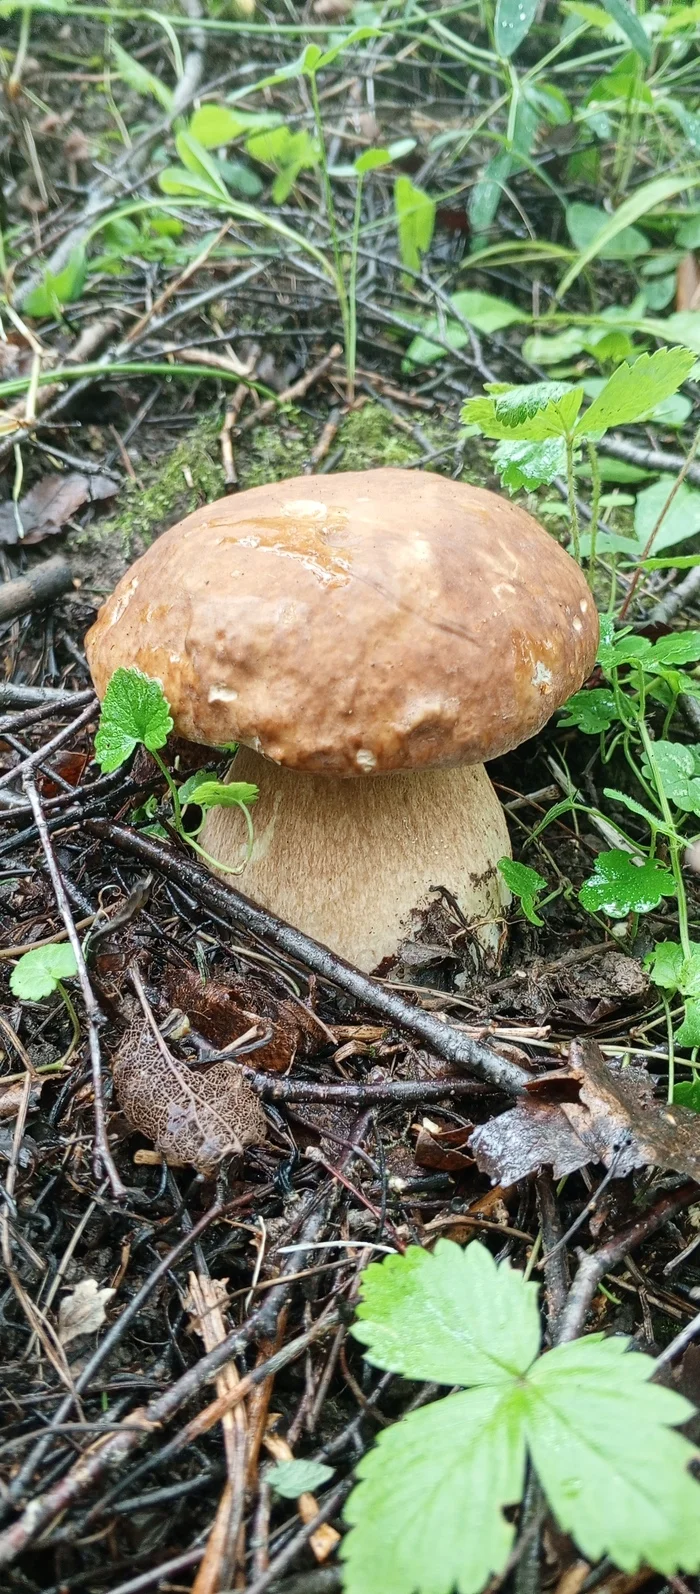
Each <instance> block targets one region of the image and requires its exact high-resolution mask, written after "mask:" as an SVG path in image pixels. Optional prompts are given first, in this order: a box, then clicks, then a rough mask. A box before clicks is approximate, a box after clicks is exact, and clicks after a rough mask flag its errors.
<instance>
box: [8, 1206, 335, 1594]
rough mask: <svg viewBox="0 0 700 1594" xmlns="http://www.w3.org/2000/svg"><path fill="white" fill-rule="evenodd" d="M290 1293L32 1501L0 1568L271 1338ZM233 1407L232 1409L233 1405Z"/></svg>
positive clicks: (298, 1349)
mask: <svg viewBox="0 0 700 1594" xmlns="http://www.w3.org/2000/svg"><path fill="white" fill-rule="evenodd" d="M324 1221H325V1215H324V1213H320V1214H319V1213H318V1212H312V1213H311V1214H310V1217H309V1219H308V1220H307V1222H306V1224H305V1226H304V1233H303V1235H302V1239H305V1240H307V1241H308V1240H313V1239H315V1238H316V1233H317V1232H318V1228H319V1226H320V1225H321V1224H322V1223H323V1222H324ZM303 1260H304V1258H303V1253H302V1256H301V1257H300V1256H299V1253H297V1252H295V1254H294V1257H293V1258H292V1259H291V1266H290V1268H289V1271H290V1272H296V1271H297V1268H298V1265H299V1262H300V1261H301V1262H302V1265H303ZM288 1290H289V1284H288V1283H287V1282H286V1281H284V1282H282V1283H280V1284H277V1285H275V1287H274V1289H271V1290H270V1293H269V1295H268V1297H267V1300H266V1301H265V1303H264V1305H263V1306H260V1307H258V1309H257V1311H256V1312H254V1313H253V1314H252V1316H251V1317H249V1318H248V1320H247V1322H245V1323H243V1324H242V1325H241V1327H240V1328H239V1329H234V1330H233V1331H232V1333H230V1334H229V1335H227V1337H226V1339H225V1340H223V1341H222V1343H221V1345H217V1347H216V1349H215V1350H213V1351H210V1352H209V1354H208V1355H207V1356H203V1357H202V1358H201V1359H200V1361H198V1362H196V1363H195V1365H194V1367H190V1368H188V1370H187V1372H186V1373H183V1374H182V1376H181V1377H180V1378H178V1380H177V1382H176V1383H174V1384H172V1385H171V1386H170V1388H169V1389H166V1390H164V1391H163V1393H162V1394H161V1395H158V1396H157V1397H156V1398H155V1399H154V1400H151V1401H149V1403H148V1405H147V1406H144V1407H141V1408H140V1409H138V1410H137V1411H133V1412H130V1413H129V1415H128V1417H125V1419H124V1423H123V1425H122V1426H121V1427H120V1429H119V1431H118V1432H116V1433H110V1434H109V1435H107V1437H106V1438H105V1440H104V1442H103V1443H102V1444H100V1443H99V1441H98V1443H97V1444H96V1445H93V1446H91V1448H90V1450H89V1451H87V1452H86V1453H85V1455H82V1456H80V1457H79V1459H78V1460H77V1461H76V1462H75V1464H74V1466H72V1467H71V1469H70V1471H69V1472H68V1473H66V1475H65V1477H63V1478H60V1479H59V1480H58V1482H57V1483H55V1484H53V1485H52V1486H51V1487H50V1488H49V1489H47V1490H46V1491H45V1493H44V1494H42V1495H37V1496H36V1497H35V1499H33V1500H31V1501H30V1502H29V1504H28V1506H27V1507H26V1509H25V1511H24V1512H23V1513H22V1515H21V1516H20V1517H18V1519H17V1521H16V1522H13V1524H12V1526H11V1527H9V1528H7V1529H6V1531H5V1532H4V1533H3V1534H0V1566H9V1565H11V1563H12V1562H13V1561H15V1560H16V1559H17V1556H19V1555H22V1554H24V1551H25V1550H26V1549H28V1547H29V1545H30V1544H33V1543H34V1542H35V1540H36V1539H37V1538H39V1536H40V1534H42V1533H43V1532H44V1530H45V1529H46V1528H47V1527H48V1526H49V1524H50V1523H51V1522H53V1520H54V1518H55V1517H57V1516H59V1515H61V1514H62V1513H63V1512H64V1511H66V1510H68V1508H69V1506H71V1505H73V1504H74V1503H75V1502H76V1501H77V1500H79V1499H81V1498H82V1496H83V1495H84V1494H86V1493H87V1491H88V1490H89V1489H90V1488H91V1487H92V1485H93V1484H94V1483H96V1482H97V1481H98V1479H99V1478H101V1477H102V1476H103V1474H104V1473H105V1472H106V1471H107V1470H108V1469H110V1468H112V1467H114V1466H115V1465H118V1464H119V1463H120V1462H122V1461H124V1460H126V1458H127V1456H129V1455H130V1454H131V1452H132V1451H133V1450H135V1449H136V1448H137V1446H138V1445H139V1444H140V1443H142V1442H143V1440H144V1439H146V1438H147V1437H148V1436H149V1435H150V1434H152V1433H153V1432H154V1431H157V1430H159V1429H160V1428H161V1426H162V1425H163V1424H164V1423H166V1422H169V1420H170V1419H171V1417H174V1415H175V1413H176V1412H177V1411H179V1410H180V1408H181V1407H182V1406H184V1405H185V1403H186V1402H187V1401H188V1400H191V1399H192V1397H193V1396H194V1395H196V1394H197V1393H198V1392H199V1391H200V1390H201V1389H203V1388H204V1386H205V1384H207V1383H208V1382H209V1380H210V1379H211V1378H212V1377H213V1376H214V1375H215V1374H216V1373H217V1372H218V1371H219V1369H220V1368H221V1367H223V1366H224V1365H225V1363H226V1362H227V1361H230V1359H231V1357H232V1356H237V1355H240V1353H241V1351H243V1350H245V1348H246V1346H247V1345H249V1344H250V1343H251V1341H255V1340H256V1339H258V1338H263V1337H267V1336H269V1334H270V1330H271V1328H274V1324H275V1322H276V1319H277V1315H278V1312H279V1311H280V1309H281V1307H282V1305H283V1304H284V1302H285V1301H286V1299H287V1293H288ZM336 1326H337V1319H336V1317H335V1314H329V1315H328V1317H327V1318H326V1319H325V1320H324V1322H323V1323H316V1324H315V1325H314V1326H313V1327H312V1328H311V1329H309V1330H308V1331H307V1333H305V1334H301V1335H299V1336H298V1338H297V1339H294V1340H291V1341H290V1343H289V1344H288V1345H286V1346H285V1347H284V1349H283V1350H281V1351H279V1352H278V1353H277V1354H276V1355H275V1356H272V1357H271V1358H270V1360H269V1361H268V1362H266V1363H263V1364H262V1365H261V1366H260V1367H256V1368H255V1370H254V1371H253V1372H252V1373H248V1374H247V1376H246V1377H245V1378H242V1379H241V1382H240V1384H239V1385H238V1389H237V1391H236V1393H237V1395H238V1398H239V1399H241V1400H242V1399H245V1397H246V1396H247V1395H248V1394H249V1393H250V1390H251V1389H253V1388H255V1386H256V1384H258V1383H261V1382H262V1381H263V1379H265V1378H267V1377H269V1375H270V1373H271V1372H272V1371H277V1370H278V1369H279V1368H281V1367H286V1366H287V1365H288V1364H289V1362H292V1361H295V1360H296V1358H297V1357H298V1356H301V1355H303V1354H304V1352H305V1350H306V1349H307V1347H308V1345H310V1344H311V1343H312V1341H313V1340H315V1339H316V1338H318V1336H319V1334H320V1333H322V1332H325V1330H326V1328H331V1327H333V1328H335V1327H336ZM221 1404H222V1403H221V1401H214V1402H213V1403H212V1404H211V1405H210V1406H209V1407H208V1408H207V1412H208V1413H209V1414H210V1413H212V1412H213V1411H216V1416H213V1417H212V1424H213V1423H214V1422H217V1421H220V1418H221V1411H220V1410H219V1409H218V1408H219V1407H220V1406H221ZM231 1404H232V1405H233V1404H234V1401H233V1400H232V1401H231ZM195 1423H196V1419H195ZM193 1427H194V1424H193V1423H190V1424H188V1426H187V1428H186V1429H185V1430H184V1435H183V1439H182V1442H183V1444H184V1443H188V1442H189V1438H190V1434H191V1432H192V1430H193ZM178 1448H179V1447H178Z"/></svg>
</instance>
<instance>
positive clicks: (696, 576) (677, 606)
mask: <svg viewBox="0 0 700 1594" xmlns="http://www.w3.org/2000/svg"><path fill="white" fill-rule="evenodd" d="M698 592H700V565H696V566H695V569H694V570H689V571H688V574H687V576H685V577H684V578H683V580H682V581H679V582H678V585H677V586H674V587H671V590H670V592H667V593H666V595H665V597H663V598H661V600H660V601H659V603H657V604H656V607H655V608H653V609H652V611H651V614H650V615H649V622H650V624H651V625H665V624H666V622H667V621H668V620H672V619H673V616H674V614H679V613H680V610H681V609H684V608H685V606H686V604H687V603H690V601H691V599H692V598H694V597H696V595H697V593H698Z"/></svg>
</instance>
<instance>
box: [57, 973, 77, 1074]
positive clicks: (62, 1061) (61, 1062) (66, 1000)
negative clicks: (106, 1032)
mask: <svg viewBox="0 0 700 1594" xmlns="http://www.w3.org/2000/svg"><path fill="white" fill-rule="evenodd" d="M56 990H57V991H58V994H59V996H60V997H61V999H62V1001H63V1004H64V1007H65V1009H66V1012H67V1014H68V1017H69V1019H70V1021H71V1024H72V1026H73V1034H72V1036H71V1039H70V1044H69V1046H68V1050H67V1051H65V1052H64V1053H63V1056H62V1057H59V1059H58V1062H56V1063H52V1064H51V1067H52V1068H56V1069H58V1068H64V1067H65V1065H66V1063H69V1062H70V1060H71V1057H72V1056H73V1053H74V1051H75V1049H76V1046H77V1045H78V1041H79V1040H80V1020H79V1018H78V1015H77V1013H76V1011H75V1008H74V1006H73V1002H72V1000H71V997H70V996H69V994H68V992H67V990H66V987H65V985H64V984H63V983H62V981H61V980H57V981H56Z"/></svg>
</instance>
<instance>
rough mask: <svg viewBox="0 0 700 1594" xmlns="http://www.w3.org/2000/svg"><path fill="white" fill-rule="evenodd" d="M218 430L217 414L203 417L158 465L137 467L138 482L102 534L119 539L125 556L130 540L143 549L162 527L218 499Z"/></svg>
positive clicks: (220, 486)
mask: <svg viewBox="0 0 700 1594" xmlns="http://www.w3.org/2000/svg"><path fill="white" fill-rule="evenodd" d="M220 430H221V419H220V416H219V414H218V411H217V412H216V413H214V414H211V413H210V414H207V415H204V416H203V417H202V418H201V420H199V421H197V422H196V423H195V424H194V426H193V427H192V431H191V432H190V433H189V434H188V436H187V437H186V438H183V440H182V442H181V443H178V444H177V446H176V447H175V448H173V449H171V451H170V453H169V454H168V455H167V456H166V458H165V460H164V462H163V464H162V465H160V466H157V467H156V466H147V465H146V466H144V467H139V477H140V482H135V481H130V482H128V483H127V485H126V487H125V488H124V491H123V493H122V501H121V506H120V510H119V514H118V515H117V516H115V518H114V520H112V521H110V522H109V523H107V524H105V525H104V527H103V531H104V532H105V533H111V534H113V533H114V532H115V531H116V532H118V533H119V534H120V536H121V539H122V541H123V545H124V549H125V552H127V553H131V552H132V549H133V544H134V542H135V541H138V542H140V543H142V544H145V545H147V544H148V543H149V542H152V540H153V537H154V536H155V534H156V532H158V531H160V530H161V529H162V528H163V527H164V526H166V525H171V524H173V523H174V522H175V521H176V520H181V519H183V517H184V516H185V515H189V514H191V512H192V510H193V509H198V508H199V506H200V504H208V503H211V501H212V499H214V498H220V497H221V495H222V493H223V492H224V487H225V483H224V472H223V467H222V464H221V450H220V447H219V442H218V434H219V432H220Z"/></svg>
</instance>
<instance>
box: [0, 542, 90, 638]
mask: <svg viewBox="0 0 700 1594" xmlns="http://www.w3.org/2000/svg"><path fill="white" fill-rule="evenodd" d="M72 585H73V572H72V570H71V567H70V565H69V564H68V561H67V560H66V559H64V558H63V556H62V555H61V554H56V556H55V558H53V559H46V560H44V562H43V564H40V565H35V566H34V568H33V569H32V570H28V571H27V574H26V575H24V576H17V577H16V579H15V580H14V581H5V582H3V584H2V586H1V587H0V625H4V624H5V622H6V621H7V620H14V619H15V618H16V617H17V615H18V614H27V613H28V611H29V610H30V609H41V608H43V606H44V604H46V603H53V601H54V598H60V597H62V595H63V593H64V592H69V591H70V589H71V587H72Z"/></svg>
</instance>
